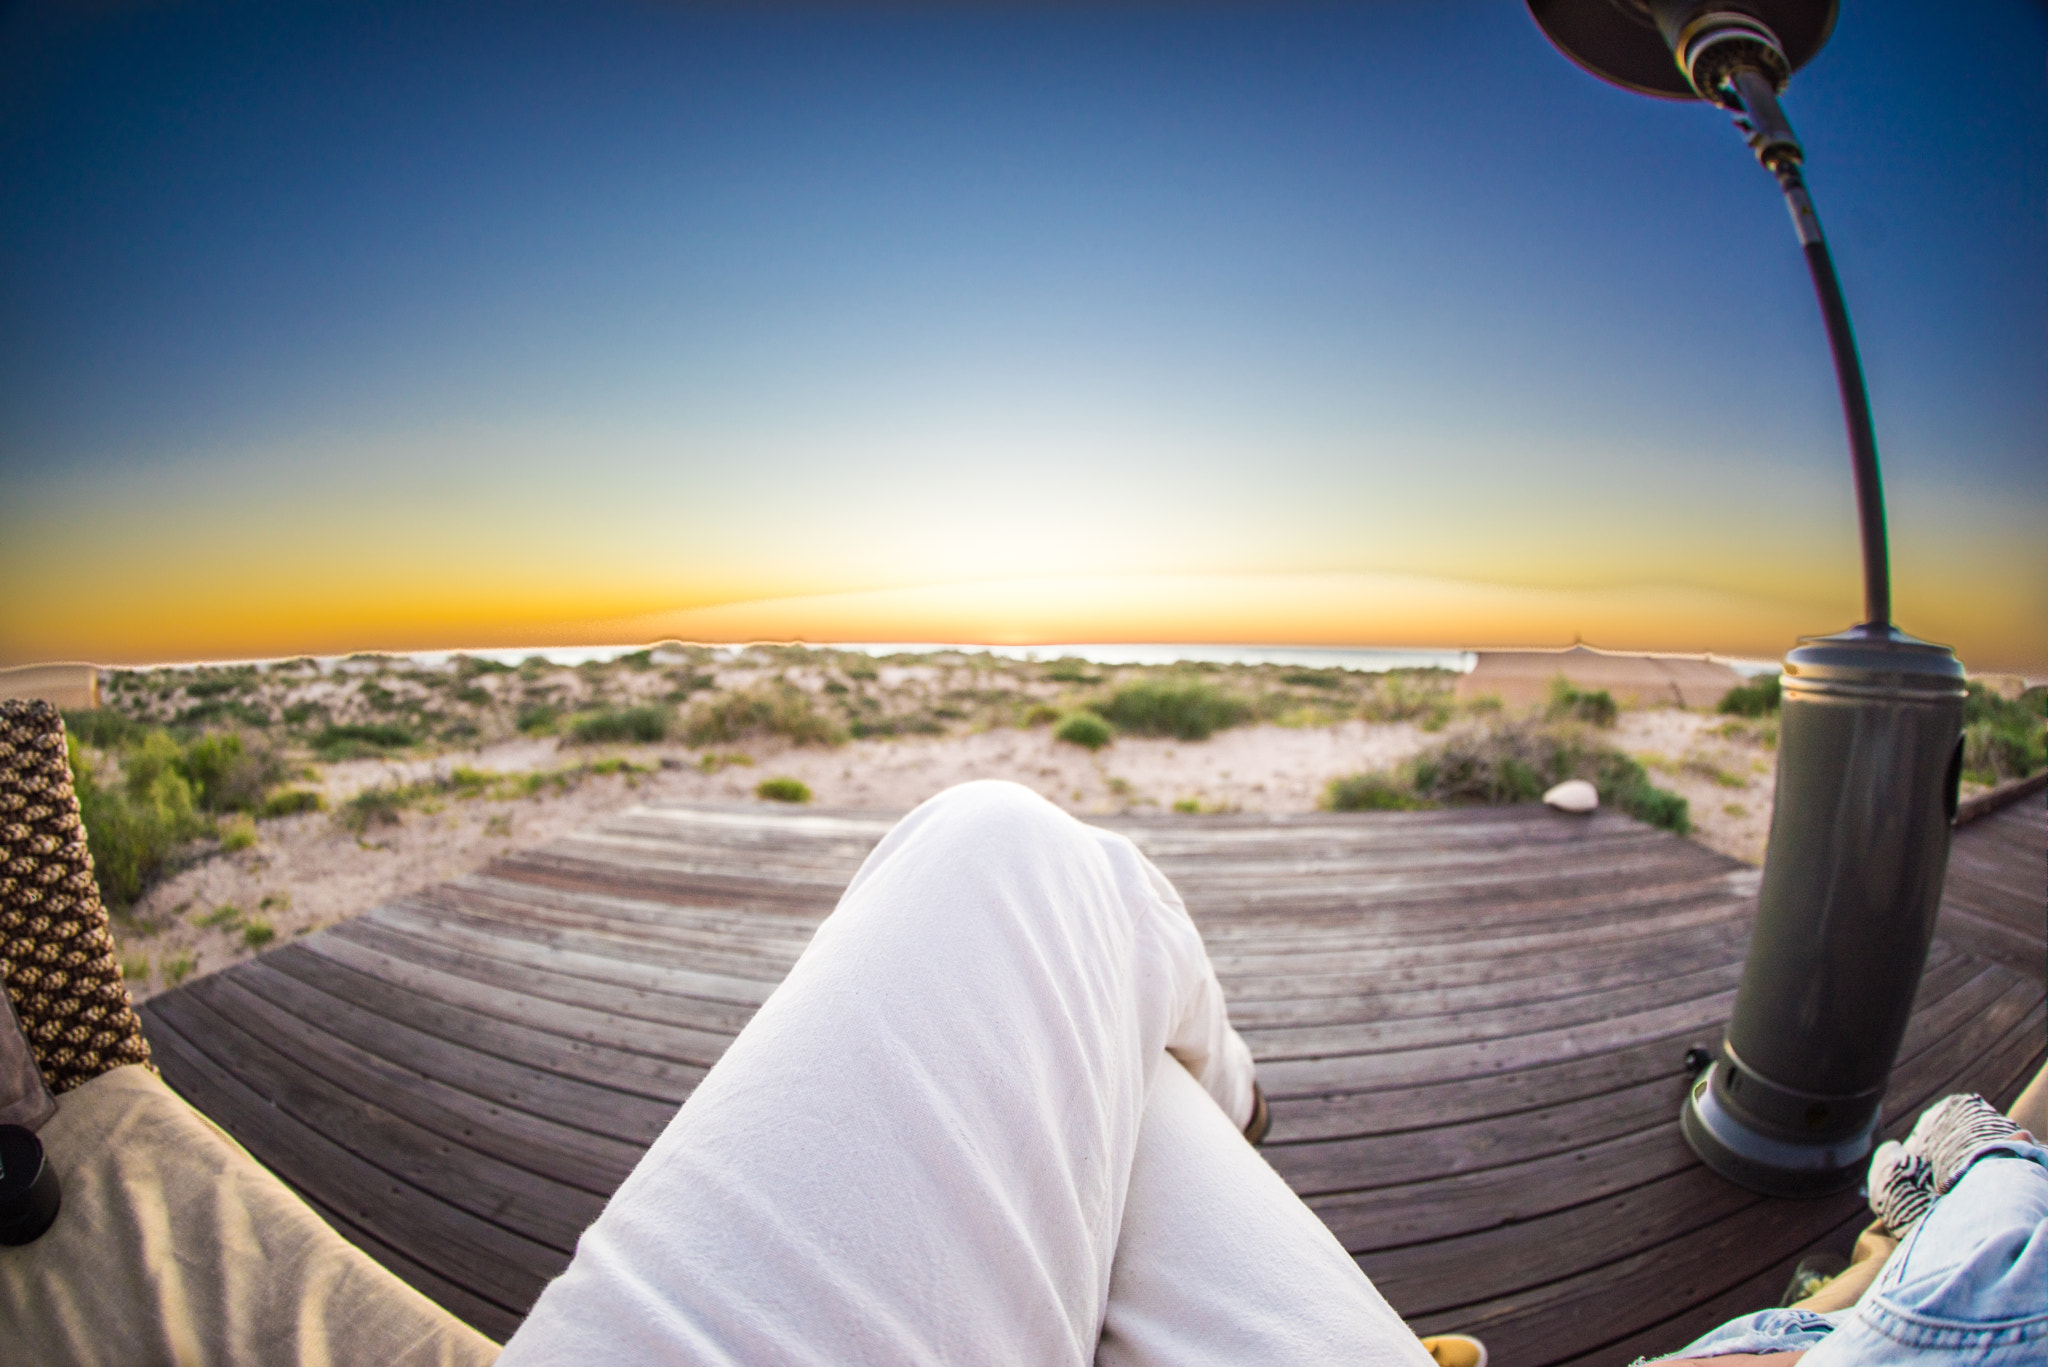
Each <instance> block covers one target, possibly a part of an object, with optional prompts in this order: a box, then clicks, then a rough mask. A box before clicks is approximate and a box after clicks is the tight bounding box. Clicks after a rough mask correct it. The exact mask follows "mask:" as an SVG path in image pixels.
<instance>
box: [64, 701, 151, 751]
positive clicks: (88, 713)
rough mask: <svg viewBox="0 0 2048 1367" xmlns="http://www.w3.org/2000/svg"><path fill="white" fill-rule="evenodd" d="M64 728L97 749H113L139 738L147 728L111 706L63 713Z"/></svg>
mask: <svg viewBox="0 0 2048 1367" xmlns="http://www.w3.org/2000/svg"><path fill="white" fill-rule="evenodd" d="M64 729H65V730H67V731H69V732H70V733H71V734H72V735H74V736H76V737H78V738H79V739H80V740H82V741H84V742H85V743H86V744H87V745H90V746H92V747H94V748H95V749H99V750H115V749H118V748H120V747H121V746H124V745H128V744H131V743H133V742H134V741H137V740H140V739H141V738H142V735H143V733H144V732H145V731H147V730H148V729H149V728H148V727H146V726H144V725H143V724H142V723H141V722H138V721H136V720H134V719H133V718H131V717H129V716H128V715H127V714H126V713H122V712H116V711H114V710H113V709H111V708H106V707H95V708H91V709H89V710H83V711H78V712H66V713H65V714H64Z"/></svg>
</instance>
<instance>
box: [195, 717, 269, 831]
mask: <svg viewBox="0 0 2048 1367" xmlns="http://www.w3.org/2000/svg"><path fill="white" fill-rule="evenodd" d="M180 769H181V771H182V772H183V773H184V775H185V777H186V778H187V779H188V780H190V782H191V784H192V794H193V796H194V798H196V799H197V800H198V803H199V805H200V807H201V808H203V809H204V810H206V811H209V812H253V811H257V810H259V809H260V808H261V807H262V806H263V800H264V794H265V793H266V792H268V791H269V790H270V788H271V787H272V786H273V785H274V784H276V783H277V782H278V781H279V780H281V779H282V778H283V777H284V776H285V766H284V763H283V761H282V760H280V759H279V758H278V757H277V755H276V754H275V753H273V752H272V751H270V750H269V749H257V750H252V749H250V748H249V747H248V746H246V745H244V744H243V743H242V738H241V737H240V736H236V735H231V734H221V733H215V734H209V735H204V736H200V737H198V738H197V739H195V740H193V741H191V742H189V743H187V744H186V745H185V747H184V756H183V759H182V761H181V763H180Z"/></svg>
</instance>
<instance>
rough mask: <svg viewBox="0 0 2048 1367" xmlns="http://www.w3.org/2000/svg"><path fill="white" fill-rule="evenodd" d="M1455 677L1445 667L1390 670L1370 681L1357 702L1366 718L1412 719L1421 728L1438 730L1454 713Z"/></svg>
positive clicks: (1455, 708)
mask: <svg viewBox="0 0 2048 1367" xmlns="http://www.w3.org/2000/svg"><path fill="white" fill-rule="evenodd" d="M1456 683H1457V676H1456V675H1454V674H1452V673H1451V672H1450V671H1449V670H1446V669H1390V670H1388V671H1387V672H1386V673H1384V674H1382V675H1380V676H1379V678H1378V679H1376V680H1374V682H1373V690H1372V692H1371V694H1370V695H1368V696H1367V697H1366V699H1365V701H1364V702H1363V703H1361V704H1360V705H1359V709H1358V715H1359V716H1360V717H1362V718H1364V719H1365V720H1366V721H1379V722H1388V721H1412V722H1414V723H1416V724H1417V725H1418V726H1420V727H1421V728H1422V729H1423V730H1425V731H1441V730H1443V728H1444V727H1445V726H1446V725H1448V724H1449V723H1450V720H1451V718H1452V717H1453V716H1454V715H1456V712H1457V696H1456V694H1455V693H1454V692H1453V691H1452V690H1453V688H1454V687H1455V686H1456Z"/></svg>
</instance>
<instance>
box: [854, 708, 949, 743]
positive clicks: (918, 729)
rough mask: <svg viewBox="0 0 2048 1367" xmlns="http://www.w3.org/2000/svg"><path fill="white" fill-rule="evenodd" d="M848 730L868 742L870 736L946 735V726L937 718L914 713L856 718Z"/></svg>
mask: <svg viewBox="0 0 2048 1367" xmlns="http://www.w3.org/2000/svg"><path fill="white" fill-rule="evenodd" d="M846 730H847V734H848V735H850V736H852V737H853V738H854V739H855V740H866V739H867V738H868V737H869V736H940V735H944V734H945V732H946V724H945V723H944V722H942V721H940V720H939V719H938V717H936V716H933V715H929V714H927V713H923V712H912V713H909V714H908V715H905V716H897V717H856V718H854V719H853V720H852V721H851V722H849V723H848V724H847V727H846Z"/></svg>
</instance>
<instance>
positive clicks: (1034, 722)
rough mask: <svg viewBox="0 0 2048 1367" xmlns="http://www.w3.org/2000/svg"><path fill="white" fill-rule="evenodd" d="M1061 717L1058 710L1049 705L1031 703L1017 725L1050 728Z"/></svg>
mask: <svg viewBox="0 0 2048 1367" xmlns="http://www.w3.org/2000/svg"><path fill="white" fill-rule="evenodd" d="M1062 715H1063V714H1062V713H1061V712H1060V710H1059V709H1058V708H1057V707H1054V706H1053V705H1052V704H1051V703H1043V702H1041V703H1033V704H1032V705H1031V706H1030V707H1028V708H1026V709H1024V715H1023V717H1022V718H1020V719H1019V721H1018V723H1017V724H1018V725H1019V726H1050V725H1052V724H1053V723H1054V722H1056V721H1058V720H1059V719H1060V717H1061V716H1062Z"/></svg>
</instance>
